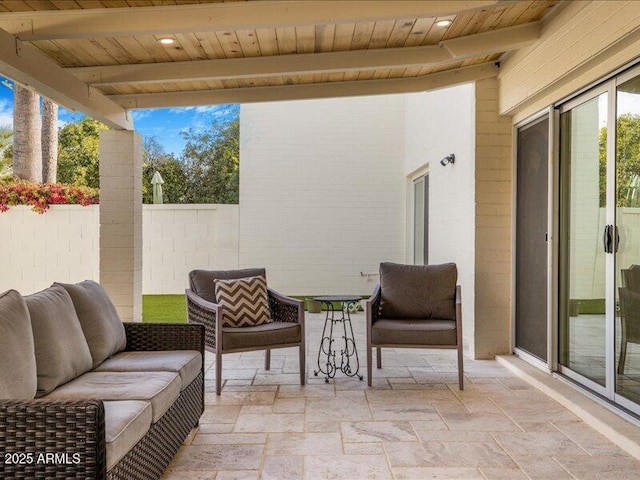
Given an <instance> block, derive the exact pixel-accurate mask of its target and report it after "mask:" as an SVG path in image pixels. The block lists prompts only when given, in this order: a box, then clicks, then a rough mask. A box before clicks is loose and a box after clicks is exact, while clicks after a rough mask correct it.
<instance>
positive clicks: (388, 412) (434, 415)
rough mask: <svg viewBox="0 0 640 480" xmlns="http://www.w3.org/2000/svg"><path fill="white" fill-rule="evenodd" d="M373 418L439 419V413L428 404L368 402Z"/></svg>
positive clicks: (377, 419) (379, 419) (378, 419)
mask: <svg viewBox="0 0 640 480" xmlns="http://www.w3.org/2000/svg"><path fill="white" fill-rule="evenodd" d="M370 408H371V414H372V416H373V420H376V421H381V420H416V419H418V418H419V419H420V420H422V421H429V420H435V421H441V417H440V415H438V412H437V411H436V409H435V408H434V407H432V406H431V405H428V404H417V405H407V404H405V405H388V404H376V403H374V404H370Z"/></svg>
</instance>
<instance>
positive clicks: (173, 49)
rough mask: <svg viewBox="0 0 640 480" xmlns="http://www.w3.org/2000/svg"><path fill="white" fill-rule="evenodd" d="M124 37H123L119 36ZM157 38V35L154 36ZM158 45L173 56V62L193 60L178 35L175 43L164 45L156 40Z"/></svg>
mask: <svg viewBox="0 0 640 480" xmlns="http://www.w3.org/2000/svg"><path fill="white" fill-rule="evenodd" d="M118 38H122V37H118ZM154 38H155V37H154ZM156 44H157V45H158V47H160V48H162V49H164V50H165V51H166V52H167V55H169V57H170V58H171V61H172V62H187V61H189V60H192V58H191V57H190V55H189V54H188V53H187V52H186V50H185V48H184V46H183V45H182V44H181V43H180V41H179V40H178V38H177V36H176V43H174V44H173V45H162V44H160V43H158V42H157V41H156Z"/></svg>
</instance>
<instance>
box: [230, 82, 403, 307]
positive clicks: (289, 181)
mask: <svg viewBox="0 0 640 480" xmlns="http://www.w3.org/2000/svg"><path fill="white" fill-rule="evenodd" d="M404 102H405V100H404V96H402V95H382V96H375V97H352V98H338V99H324V100H308V101H293V102H277V103H263V104H246V105H242V107H241V109H240V158H241V159H242V160H241V162H240V236H239V238H240V261H239V263H240V266H241V267H249V266H264V267H266V268H267V276H268V281H269V284H270V285H271V286H272V287H273V288H275V289H277V290H281V291H282V292H283V293H286V294H291V295H309V294H370V293H371V292H372V290H373V287H374V285H375V283H376V282H377V280H378V279H377V276H375V275H374V276H364V277H363V276H361V275H360V272H363V273H365V274H369V273H372V274H375V273H377V272H378V266H379V263H380V262H381V261H396V262H402V261H403V260H404V257H405V251H404V246H405V218H404V204H405V186H404V183H405V176H404V127H405V118H404Z"/></svg>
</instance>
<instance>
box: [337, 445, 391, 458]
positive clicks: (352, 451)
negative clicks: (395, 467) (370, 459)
mask: <svg viewBox="0 0 640 480" xmlns="http://www.w3.org/2000/svg"><path fill="white" fill-rule="evenodd" d="M342 448H343V449H344V454H345V455H384V448H383V447H382V443H344V444H343V445H342Z"/></svg>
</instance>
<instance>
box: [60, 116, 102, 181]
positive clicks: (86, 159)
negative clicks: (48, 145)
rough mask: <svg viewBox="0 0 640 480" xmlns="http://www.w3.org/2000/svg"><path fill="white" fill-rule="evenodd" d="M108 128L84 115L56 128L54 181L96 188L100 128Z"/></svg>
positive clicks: (98, 175) (98, 173)
mask: <svg viewBox="0 0 640 480" xmlns="http://www.w3.org/2000/svg"><path fill="white" fill-rule="evenodd" d="M107 128H108V127H107V126H106V125H105V124H103V123H101V122H99V121H97V120H94V119H92V118H89V117H84V118H83V119H82V120H80V121H78V122H73V123H68V124H66V125H65V126H64V127H63V128H62V129H60V135H59V150H58V152H59V153H58V181H59V182H60V183H68V184H72V185H77V186H83V187H92V188H98V187H99V186H100V171H99V165H98V152H99V146H100V137H99V135H100V131H101V130H106V129H107Z"/></svg>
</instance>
